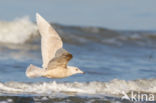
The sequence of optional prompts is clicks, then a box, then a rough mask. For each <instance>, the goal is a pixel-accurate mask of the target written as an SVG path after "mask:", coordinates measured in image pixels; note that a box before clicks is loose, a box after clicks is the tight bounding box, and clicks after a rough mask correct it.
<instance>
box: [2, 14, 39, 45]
mask: <svg viewBox="0 0 156 103" xmlns="http://www.w3.org/2000/svg"><path fill="white" fill-rule="evenodd" d="M0 28H1V29H0V42H1V43H14V44H22V43H24V42H26V41H27V40H28V39H30V38H31V36H34V35H37V27H36V25H35V24H34V23H32V22H31V21H30V20H29V17H23V18H18V19H15V20H13V21H11V22H7V21H0Z"/></svg>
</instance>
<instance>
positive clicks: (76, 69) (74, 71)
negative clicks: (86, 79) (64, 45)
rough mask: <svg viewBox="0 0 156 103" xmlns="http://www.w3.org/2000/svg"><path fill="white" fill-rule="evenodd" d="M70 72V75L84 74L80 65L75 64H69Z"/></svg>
mask: <svg viewBox="0 0 156 103" xmlns="http://www.w3.org/2000/svg"><path fill="white" fill-rule="evenodd" d="M68 73H69V74H70V75H73V74H78V73H80V74H84V72H83V71H82V70H80V69H79V68H78V67H73V66H68Z"/></svg>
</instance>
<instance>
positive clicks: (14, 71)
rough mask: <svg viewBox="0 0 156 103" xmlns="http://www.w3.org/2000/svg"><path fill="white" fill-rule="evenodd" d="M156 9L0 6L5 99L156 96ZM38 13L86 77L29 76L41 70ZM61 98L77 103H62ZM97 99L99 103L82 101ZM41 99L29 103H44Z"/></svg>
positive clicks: (35, 0) (109, 4)
mask: <svg viewBox="0 0 156 103" xmlns="http://www.w3.org/2000/svg"><path fill="white" fill-rule="evenodd" d="M155 4H156V1H155V0H1V1H0V95H18V96H30V97H31V96H36V95H37V96H38V95H39V96H43V95H51V96H52V97H54V98H55V97H57V96H58V98H55V100H56V101H58V100H59V101H61V102H66V101H71V103H73V102H77V103H80V101H84V102H87V101H88V103H90V102H89V101H97V100H98V101H99V102H101V103H102V102H104V101H103V100H105V101H107V102H108V103H110V102H113V101H120V102H121V100H119V99H117V98H116V96H121V95H122V93H123V91H124V92H125V93H129V92H130V91H132V90H133V91H143V92H145V93H147V92H148V93H156V88H155V85H156V79H155V78H156V45H155V44H156V7H155ZM36 12H38V13H40V14H41V16H43V17H44V18H45V19H46V20H47V21H48V22H49V23H51V24H52V26H53V27H54V28H55V29H56V31H57V32H58V33H59V34H60V36H61V38H62V40H63V42H64V48H65V49H66V50H68V51H69V52H71V53H72V54H73V56H74V58H73V59H72V60H71V61H70V62H69V65H73V66H77V67H79V68H80V69H82V70H83V71H85V72H86V74H85V75H81V74H77V75H73V76H71V77H68V78H64V79H47V78H33V79H30V78H27V77H26V76H25V70H26V68H27V67H28V66H29V64H34V65H36V66H40V67H41V65H42V56H41V50H40V49H41V48H40V34H39V32H38V28H37V26H36V19H35V14H36ZM60 93H61V94H60ZM62 94H63V95H66V96H71V95H74V96H75V95H76V97H73V98H74V99H73V98H72V97H69V98H68V97H67V98H65V99H60V98H61V97H60V96H62ZM78 94H79V95H78ZM82 94H83V95H82ZM93 94H94V96H95V97H96V98H92V97H89V98H88V99H86V97H85V98H83V96H84V95H85V96H86V95H87V96H88V95H93ZM99 94H100V95H101V94H102V99H98V98H99ZM105 95H109V96H111V97H112V98H107V96H105ZM114 95H115V96H114ZM79 96H82V98H81V97H79ZM7 98H10V97H7ZM36 98H37V99H34V97H33V99H32V98H29V99H28V98H27V100H30V101H27V103H29V102H30V103H34V102H32V101H37V100H38V101H39V102H42V103H43V101H44V100H45V98H44V99H43V100H42V99H41V98H40V97H39V98H38V97H36ZM1 100H5V99H4V98H0V101H1ZM11 100H13V101H14V100H16V98H12V99H11ZM46 100H47V101H49V102H51V101H55V100H51V99H50V98H47V99H46ZM5 101H6V100H5ZM107 102H106V103H107ZM19 103H22V102H19ZM96 103H97V102H96ZM113 103H114V102H113ZM118 103H119V102H118Z"/></svg>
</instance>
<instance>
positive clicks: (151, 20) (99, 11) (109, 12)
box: [0, 0, 156, 30]
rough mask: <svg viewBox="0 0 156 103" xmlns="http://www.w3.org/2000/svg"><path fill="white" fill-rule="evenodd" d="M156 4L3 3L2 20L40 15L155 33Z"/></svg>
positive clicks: (101, 0) (88, 0)
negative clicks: (153, 31) (37, 13)
mask: <svg viewBox="0 0 156 103" xmlns="http://www.w3.org/2000/svg"><path fill="white" fill-rule="evenodd" d="M155 3H156V1H155V0H148V1H147V0H137V1H136V0H96V1H95V0H76V1H73V0H38V1H36V0H11V1H10V0H1V2H0V7H1V9H0V12H1V15H0V19H1V20H13V19H15V18H19V17H23V16H29V17H30V19H31V20H32V21H35V13H36V12H39V13H40V14H42V15H44V17H45V18H46V19H47V20H48V21H51V22H55V23H60V24H65V25H78V26H98V27H104V28H109V29H116V30H155V27H156V20H155V18H156V8H155Z"/></svg>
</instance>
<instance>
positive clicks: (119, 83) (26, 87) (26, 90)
mask: <svg viewBox="0 0 156 103" xmlns="http://www.w3.org/2000/svg"><path fill="white" fill-rule="evenodd" d="M155 85H156V79H150V80H135V81H125V80H117V79H114V80H112V81H110V82H97V81H96V82H73V83H71V82H68V83H67V82H55V81H53V82H42V83H34V82H33V83H22V82H6V83H2V82H1V83H0V93H1V94H3V93H5V94H6V93H9V94H10V93H12V94H35V95H36V94H37V95H49V94H54V93H65V94H67V95H68V94H70V93H75V94H100V95H101V94H104V95H121V94H122V92H123V91H124V92H125V93H129V92H130V91H140V92H147V93H156V87H155Z"/></svg>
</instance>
